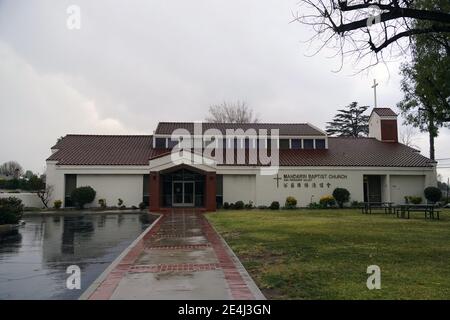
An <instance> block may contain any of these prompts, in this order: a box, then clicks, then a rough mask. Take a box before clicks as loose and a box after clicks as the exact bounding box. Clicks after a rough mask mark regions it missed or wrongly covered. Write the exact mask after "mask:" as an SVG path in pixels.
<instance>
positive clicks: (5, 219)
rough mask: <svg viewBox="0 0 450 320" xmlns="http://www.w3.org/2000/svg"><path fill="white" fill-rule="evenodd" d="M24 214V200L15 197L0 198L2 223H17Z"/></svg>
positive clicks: (0, 220)
mask: <svg viewBox="0 0 450 320" xmlns="http://www.w3.org/2000/svg"><path fill="white" fill-rule="evenodd" d="M22 215H23V204H22V200H20V199H17V198H14V197H9V198H1V199H0V224H16V223H18V222H19V220H20V219H22Z"/></svg>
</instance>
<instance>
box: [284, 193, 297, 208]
mask: <svg viewBox="0 0 450 320" xmlns="http://www.w3.org/2000/svg"><path fill="white" fill-rule="evenodd" d="M284 206H285V208H286V209H295V208H296V207H297V199H295V198H294V197H291V196H289V197H287V198H286V202H285V203H284Z"/></svg>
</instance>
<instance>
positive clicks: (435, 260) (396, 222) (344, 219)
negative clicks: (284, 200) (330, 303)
mask: <svg viewBox="0 0 450 320" xmlns="http://www.w3.org/2000/svg"><path fill="white" fill-rule="evenodd" d="M207 217H208V219H209V220H210V221H211V222H212V224H213V225H214V226H215V228H216V229H217V230H218V231H219V232H220V233H221V234H222V236H223V237H224V238H225V239H226V241H227V242H228V244H229V245H230V246H231V248H232V249H233V250H234V252H235V253H236V254H237V255H238V256H239V258H240V259H241V261H242V263H243V264H244V266H245V267H246V268H247V270H248V271H249V273H250V274H251V276H252V277H253V279H254V280H255V281H256V283H257V284H258V286H259V287H260V288H261V290H262V291H263V293H264V294H265V295H266V297H267V298H269V299H449V298H450V211H448V210H447V211H446V212H443V213H442V216H441V220H440V221H437V220H435V221H430V220H424V218H423V215H422V214H419V213H416V214H415V216H413V217H412V218H411V219H410V220H407V219H397V218H394V217H393V216H392V215H384V214H372V215H363V214H361V213H360V211H359V210H306V209H305V210H295V211H284V210H282V211H270V210H267V211H260V210H250V211H245V210H242V211H218V212H216V213H211V214H208V215H207ZM369 265H378V266H379V267H380V268H381V290H368V289H367V287H366V281H367V277H368V276H369V275H368V274H366V270H367V267H368V266H369Z"/></svg>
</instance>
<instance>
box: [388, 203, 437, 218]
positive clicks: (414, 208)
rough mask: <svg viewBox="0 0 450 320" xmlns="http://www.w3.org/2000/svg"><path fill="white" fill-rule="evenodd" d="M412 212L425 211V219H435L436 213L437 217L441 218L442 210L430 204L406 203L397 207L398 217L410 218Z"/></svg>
mask: <svg viewBox="0 0 450 320" xmlns="http://www.w3.org/2000/svg"><path fill="white" fill-rule="evenodd" d="M411 212H423V213H424V217H425V219H428V217H429V218H430V219H434V218H435V214H436V217H437V219H438V220H439V219H440V216H439V213H440V211H438V210H435V205H430V204H404V205H400V206H398V207H396V208H395V213H396V215H397V218H407V219H410V215H411ZM406 214H407V217H406Z"/></svg>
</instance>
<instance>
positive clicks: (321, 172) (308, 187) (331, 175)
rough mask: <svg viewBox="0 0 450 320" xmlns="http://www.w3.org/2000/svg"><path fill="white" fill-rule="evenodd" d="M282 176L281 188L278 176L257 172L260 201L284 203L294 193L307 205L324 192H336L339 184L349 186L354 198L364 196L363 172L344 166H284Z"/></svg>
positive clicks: (323, 194) (257, 201)
mask: <svg viewBox="0 0 450 320" xmlns="http://www.w3.org/2000/svg"><path fill="white" fill-rule="evenodd" d="M286 175H296V176H297V177H292V176H291V177H287V176H286ZM278 177H281V178H282V179H281V180H279V184H278V188H277V182H276V179H275V178H276V176H264V175H258V176H257V178H256V181H257V185H258V186H257V198H256V203H257V205H270V203H271V202H272V201H278V202H279V203H280V205H282V206H283V205H284V203H285V201H286V198H287V197H288V196H293V197H295V198H296V199H297V205H298V206H301V207H304V206H307V205H308V204H309V203H311V202H319V200H320V198H321V197H322V196H325V195H329V194H332V193H333V190H334V189H335V188H337V187H341V188H346V189H347V190H349V191H350V194H351V201H353V200H356V201H362V200H363V175H362V174H361V172H354V171H348V170H342V169H339V170H330V169H316V170H308V169H306V170H305V169H300V168H299V169H289V170H286V169H284V170H283V169H281V170H280V171H279V173H278Z"/></svg>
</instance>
